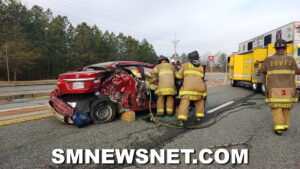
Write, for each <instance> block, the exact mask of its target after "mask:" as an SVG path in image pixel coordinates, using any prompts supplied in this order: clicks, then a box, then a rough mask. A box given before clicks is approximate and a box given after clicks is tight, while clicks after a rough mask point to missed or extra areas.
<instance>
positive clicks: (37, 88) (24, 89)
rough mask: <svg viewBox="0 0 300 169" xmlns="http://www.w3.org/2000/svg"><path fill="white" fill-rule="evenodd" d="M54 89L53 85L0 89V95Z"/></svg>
mask: <svg viewBox="0 0 300 169" xmlns="http://www.w3.org/2000/svg"><path fill="white" fill-rule="evenodd" d="M54 87H55V85H31V86H14V87H0V94H6V93H16V92H31V91H42V90H52V89H54Z"/></svg>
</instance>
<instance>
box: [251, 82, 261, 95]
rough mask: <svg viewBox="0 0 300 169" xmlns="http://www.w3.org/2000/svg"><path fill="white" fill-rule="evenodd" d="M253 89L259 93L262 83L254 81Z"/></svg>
mask: <svg viewBox="0 0 300 169" xmlns="http://www.w3.org/2000/svg"><path fill="white" fill-rule="evenodd" d="M252 90H253V92H254V93H259V92H260V90H261V84H257V83H252Z"/></svg>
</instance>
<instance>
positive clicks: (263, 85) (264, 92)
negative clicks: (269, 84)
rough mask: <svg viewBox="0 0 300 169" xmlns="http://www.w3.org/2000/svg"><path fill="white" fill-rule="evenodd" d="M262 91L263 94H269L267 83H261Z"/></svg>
mask: <svg viewBox="0 0 300 169" xmlns="http://www.w3.org/2000/svg"><path fill="white" fill-rule="evenodd" d="M261 93H262V94H263V95H266V94H267V90H266V85H265V84H261Z"/></svg>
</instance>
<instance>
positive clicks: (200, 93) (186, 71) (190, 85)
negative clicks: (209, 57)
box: [176, 51, 206, 125]
mask: <svg viewBox="0 0 300 169" xmlns="http://www.w3.org/2000/svg"><path fill="white" fill-rule="evenodd" d="M188 59H189V62H187V63H185V64H184V65H182V67H181V68H180V70H179V71H178V72H177V73H176V78H178V79H183V86H182V87H181V89H180V91H179V96H180V99H181V101H180V105H179V109H178V120H179V125H184V123H185V121H187V119H188V110H189V105H190V102H191V101H194V103H195V106H196V119H197V121H200V120H201V118H203V117H204V98H205V97H206V86H205V83H204V80H203V77H204V69H203V67H202V66H201V65H200V61H199V54H198V52H197V51H194V52H192V53H189V54H188Z"/></svg>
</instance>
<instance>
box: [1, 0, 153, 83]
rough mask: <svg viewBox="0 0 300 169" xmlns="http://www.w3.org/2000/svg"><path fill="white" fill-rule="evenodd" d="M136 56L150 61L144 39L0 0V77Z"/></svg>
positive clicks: (40, 75) (32, 76)
mask: <svg viewBox="0 0 300 169" xmlns="http://www.w3.org/2000/svg"><path fill="white" fill-rule="evenodd" d="M114 60H134V61H142V62H149V63H154V62H155V61H156V60H157V55H156V53H155V51H154V49H153V46H152V45H151V44H150V43H149V42H148V41H147V40H146V39H143V40H142V41H138V40H136V39H135V38H133V37H131V36H126V35H124V34H123V33H119V34H115V33H113V32H109V31H107V30H106V31H102V30H100V29H99V28H98V27H97V26H96V25H93V26H90V25H88V24H87V23H85V22H82V23H80V24H78V25H76V26H73V25H72V24H71V23H70V21H69V20H68V18H67V17H66V16H61V15H57V16H53V14H52V12H51V10H50V9H46V10H44V9H43V8H41V7H39V6H37V5H35V6H33V7H32V8H31V9H28V8H27V7H26V6H24V5H23V4H22V3H21V2H19V1H16V0H0V80H6V79H7V67H8V68H9V69H8V71H9V72H10V73H9V77H10V79H13V80H39V79H53V78H56V77H57V75H58V74H59V73H62V72H66V71H70V70H74V69H76V68H79V67H82V66H86V65H89V64H94V63H99V62H105V61H114Z"/></svg>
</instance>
